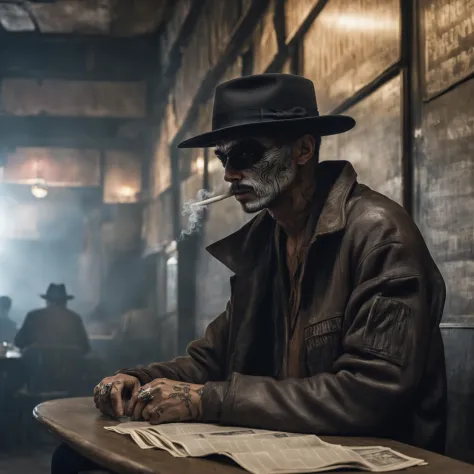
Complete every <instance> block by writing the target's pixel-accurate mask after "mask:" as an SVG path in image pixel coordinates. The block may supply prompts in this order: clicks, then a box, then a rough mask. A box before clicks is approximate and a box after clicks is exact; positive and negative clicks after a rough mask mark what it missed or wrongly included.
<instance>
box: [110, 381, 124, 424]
mask: <svg viewBox="0 0 474 474" xmlns="http://www.w3.org/2000/svg"><path fill="white" fill-rule="evenodd" d="M122 390H123V382H115V383H114V384H113V385H112V388H111V390H110V395H109V399H110V404H111V405H112V409H113V413H114V416H123V400H122Z"/></svg>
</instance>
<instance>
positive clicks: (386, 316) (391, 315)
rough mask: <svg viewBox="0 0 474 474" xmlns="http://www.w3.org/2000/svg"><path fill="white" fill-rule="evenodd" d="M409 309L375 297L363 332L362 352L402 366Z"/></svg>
mask: <svg viewBox="0 0 474 474" xmlns="http://www.w3.org/2000/svg"><path fill="white" fill-rule="evenodd" d="M410 312H411V309H410V307H409V306H407V305H406V304H404V303H401V302H400V301H395V300H392V299H390V298H385V297H382V296H377V297H376V298H375V300H374V302H373V303H372V307H371V309H370V313H369V317H368V319H367V325H366V326H365V330H364V350H365V351H366V352H368V353H370V354H373V355H375V356H377V357H380V358H381V359H385V360H387V361H389V362H392V363H394V364H396V365H399V366H401V365H403V364H404V362H405V358H406V357H405V354H406V347H407V337H408V336H409V334H408V330H407V328H408V321H409V316H410Z"/></svg>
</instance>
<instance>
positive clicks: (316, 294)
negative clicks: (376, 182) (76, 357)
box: [94, 74, 446, 451]
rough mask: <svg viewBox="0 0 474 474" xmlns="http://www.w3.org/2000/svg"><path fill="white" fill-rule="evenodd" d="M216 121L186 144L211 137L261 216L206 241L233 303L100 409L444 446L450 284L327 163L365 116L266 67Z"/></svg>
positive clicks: (99, 398) (395, 219)
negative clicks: (327, 150) (444, 331)
mask: <svg viewBox="0 0 474 474" xmlns="http://www.w3.org/2000/svg"><path fill="white" fill-rule="evenodd" d="M212 123H213V125H212V128H213V130H212V131H210V132H208V133H204V134H202V135H199V136H197V137H194V138H190V139H189V140H186V141H184V142H183V143H181V144H180V147H182V148H185V147H214V149H215V154H216V156H217V157H218V158H219V160H220V161H221V162H222V165H223V167H224V170H225V176H224V177H225V180H226V181H227V182H228V183H229V184H230V187H231V189H232V191H233V193H234V195H235V199H237V200H238V201H239V203H240V204H241V206H242V209H243V210H244V211H245V212H252V213H258V214H257V215H256V217H255V218H254V219H253V220H252V221H250V222H249V223H247V224H246V225H244V227H242V228H241V229H240V230H238V231H237V232H236V233H234V234H232V235H230V236H228V237H226V238H224V239H223V240H221V241H219V242H217V243H215V244H213V245H211V246H210V247H209V248H208V250H209V252H210V253H211V254H212V255H213V256H214V257H215V258H217V259H218V260H220V261H221V262H222V263H223V264H224V265H226V266H227V267H228V268H229V269H230V270H232V272H233V273H234V276H232V278H231V282H230V283H231V284H230V287H231V296H230V299H229V302H228V304H227V308H226V309H225V311H224V312H223V313H222V314H220V315H219V316H218V317H217V318H216V319H215V320H214V321H213V322H212V323H211V324H210V325H209V327H208V328H207V330H206V333H205V335H204V337H202V338H201V339H198V340H196V341H194V342H192V343H191V344H190V345H189V347H188V355H187V356H184V357H178V358H177V359H174V360H173V361H170V362H167V363H155V364H152V365H150V366H148V367H145V368H135V369H133V368H132V369H123V370H120V371H119V372H118V373H117V374H116V375H114V376H111V377H107V378H106V379H104V380H103V381H102V382H101V383H100V384H99V385H98V386H97V387H96V389H95V392H94V398H95V403H96V406H97V407H98V408H99V409H100V410H101V411H102V412H104V413H107V414H110V415H115V416H119V415H123V414H127V415H133V416H134V418H136V419H145V420H149V421H150V422H151V423H164V422H169V421H189V420H194V421H202V422H210V423H222V424H226V425H241V426H247V427H255V428H264V429H270V430H281V431H289V432H301V433H314V434H317V435H352V436H359V435H360V436H365V435H368V436H380V437H389V438H393V439H397V440H401V441H404V442H407V443H410V444H414V445H417V446H422V447H424V448H427V449H432V450H437V451H442V450H443V449H444V437H445V402H446V380H445V367H444V350H443V344H442V340H441V334H440V330H439V322H440V319H441V315H442V311H443V306H444V298H445V285H444V282H443V279H442V277H441V275H440V273H439V271H438V269H437V267H436V265H435V264H434V262H433V260H432V258H431V256H430V254H429V252H428V250H427V248H426V245H425V243H424V241H423V238H422V236H421V234H420V232H419V231H418V229H417V227H416V225H415V224H414V223H413V221H412V220H411V218H410V217H409V216H408V214H407V213H406V212H405V210H404V209H403V208H402V207H400V206H399V205H398V204H396V203H394V202H392V201H391V200H390V199H388V198H386V197H384V196H382V195H381V194H379V193H377V192H375V191H373V190H371V189H369V188H368V187H366V186H364V185H362V184H359V183H358V182H357V180H356V172H355V170H354V168H353V167H352V165H351V164H350V163H348V162H346V161H328V162H322V163H319V162H318V158H319V146H320V142H321V137H324V136H327V135H331V134H337V133H343V132H346V131H348V130H350V129H351V128H352V127H353V126H354V125H355V122H354V120H353V119H352V118H350V117H347V116H332V115H325V116H321V115H319V113H318V109H317V104H316V97H315V91H314V87H313V84H312V82H311V81H309V80H307V79H304V78H302V77H299V76H294V75H284V74H265V75H257V76H248V77H243V78H239V79H234V80H232V81H229V82H226V83H224V84H221V85H220V86H218V88H217V90H216V93H215V100H214V110H213V121H212Z"/></svg>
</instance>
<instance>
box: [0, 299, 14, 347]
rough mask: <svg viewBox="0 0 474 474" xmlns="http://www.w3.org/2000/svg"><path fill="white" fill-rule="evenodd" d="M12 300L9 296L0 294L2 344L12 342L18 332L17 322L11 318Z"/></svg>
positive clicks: (0, 334)
mask: <svg viewBox="0 0 474 474" xmlns="http://www.w3.org/2000/svg"><path fill="white" fill-rule="evenodd" d="M11 307H12V300H11V298H10V297H9V296H0V344H1V343H2V342H7V343H9V344H10V343H12V342H13V339H14V338H15V334H16V331H17V329H16V324H15V322H14V321H12V320H11V319H10V309H11Z"/></svg>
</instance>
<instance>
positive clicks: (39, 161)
mask: <svg viewBox="0 0 474 474" xmlns="http://www.w3.org/2000/svg"><path fill="white" fill-rule="evenodd" d="M4 179H5V180H6V181H12V182H16V183H32V182H33V181H35V180H36V179H44V180H45V181H46V183H47V185H49V186H99V185H100V153H99V151H98V150H86V149H84V150H79V149H73V148H17V149H16V150H15V152H13V153H11V154H10V155H9V156H8V157H7V163H6V166H5V171H4Z"/></svg>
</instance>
